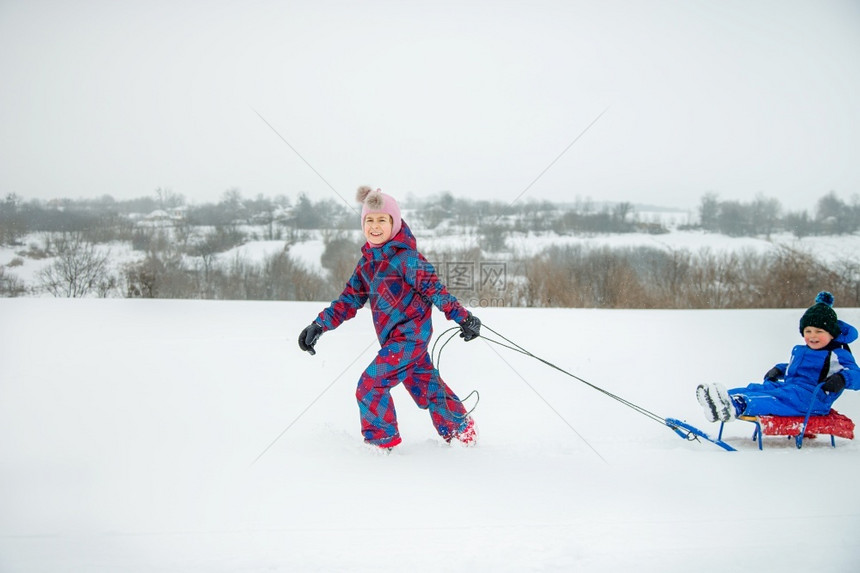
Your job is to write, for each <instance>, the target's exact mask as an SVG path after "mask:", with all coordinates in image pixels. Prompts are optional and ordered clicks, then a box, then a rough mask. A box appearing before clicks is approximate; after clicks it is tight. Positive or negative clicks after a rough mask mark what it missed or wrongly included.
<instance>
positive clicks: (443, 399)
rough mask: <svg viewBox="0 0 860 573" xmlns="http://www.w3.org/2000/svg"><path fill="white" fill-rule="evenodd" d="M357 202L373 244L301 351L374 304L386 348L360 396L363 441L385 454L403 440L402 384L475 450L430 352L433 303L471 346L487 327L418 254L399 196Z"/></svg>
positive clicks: (446, 432)
mask: <svg viewBox="0 0 860 573" xmlns="http://www.w3.org/2000/svg"><path fill="white" fill-rule="evenodd" d="M356 199H357V200H358V201H359V202H360V203H361V204H362V209H361V220H362V226H363V230H364V236H365V238H366V239H367V243H366V244H365V245H364V246H363V247H362V249H361V252H362V257H361V259H360V260H359V261H358V265H357V266H356V268H355V272H354V273H353V275H352V277H351V278H350V279H349V281H348V282H347V284H346V288H344V290H343V292H342V293H341V295H340V297H338V299H337V300H335V301H334V302H332V303H331V305H330V306H329V307H328V308H326V309H325V310H323V311H322V312H321V313H320V314H319V316H317V318H316V320H315V321H314V322H313V323H311V325H310V326H308V327H307V328H305V329H304V330H303V331H302V333H301V334H300V335H299V347H300V348H301V349H302V350H305V351H307V352H310V353H311V354H314V345H315V344H316V342H317V340H318V339H319V337H320V336H321V335H322V333H323V332H326V331H328V330H332V329H334V328H337V327H338V326H339V325H340V324H341V323H343V322H344V321H346V320H349V319H350V318H352V317H353V316H355V313H356V312H357V311H358V309H360V308H361V307H362V306H364V303H365V302H366V301H368V300H370V308H371V311H372V313H373V324H374V326H375V327H376V335H377V338H378V339H379V344H380V346H381V348H380V350H379V353H378V354H377V356H376V358H375V359H374V361H373V362H371V363H370V365H369V366H368V367H367V369H366V370H365V371H364V373H363V374H362V375H361V378H360V379H359V381H358V388H357V390H356V393H355V397H356V399H357V400H358V407H359V412H360V415H361V432H362V434H363V435H364V441H365V442H366V443H368V444H370V445H372V446H376V447H379V448H382V449H385V450H391V448H393V447H394V446H396V445H397V444H399V443H400V442H401V439H400V433H399V432H398V429H397V415H396V413H395V411H394V403H393V402H392V400H391V395H390V391H391V388H393V387H394V386H396V385H397V384H400V383H401V382H402V383H403V384H404V385H405V386H406V388H407V389H408V390H409V395H410V396H412V399H413V400H414V401H415V403H416V404H417V405H418V407H419V408H425V409H428V410H429V411H430V418H431V420H432V421H433V425H434V426H435V427H436V431H437V432H438V433H439V435H440V436H442V438H444V439H445V441H447V442H449V443H450V442H451V441H452V440H457V441H458V442H460V443H463V444H465V445H474V444H475V442H476V440H477V433H476V431H475V423H474V421H473V420H472V418H471V417H469V416H468V415H467V414H466V410H465V408H464V407H463V404H462V403H461V402H460V400H459V398H457V396H456V395H455V394H454V393H453V392H452V391H451V389H450V388H449V387H448V386H447V385H446V384H445V382H444V381H442V378H440V376H439V371H438V370H436V368H434V367H433V363H432V361H431V359H430V355H429V353H428V351H427V345H428V343H429V342H430V338H431V336H432V334H433V326H432V323H431V320H430V315H431V311H432V307H431V304H432V305H435V306H436V307H437V308H438V309H439V310H441V311H442V312H443V313H445V317H446V318H447V319H448V320H453V321H455V322H456V323H458V324H459V325H460V336H461V337H462V338H463V339H464V340H465V341H466V342H468V341H470V340H473V339H475V338H477V337H478V336H480V330H481V321H480V320H478V318H477V317H475V316H472V314H471V313H470V312H469V311H467V310H466V309H465V308H464V307H463V306H462V305H461V304H460V303H459V302H458V301H457V299H456V298H455V297H454V296H453V295H451V294H449V293H448V291H447V289H446V288H445V286H444V285H443V284H442V283H441V282H440V281H439V278H438V277H437V276H436V272H435V270H434V269H433V266H432V265H431V264H430V263H429V262H427V260H426V259H425V258H424V256H423V255H421V253H419V252H418V251H417V250H416V242H415V237H414V236H413V235H412V231H411V230H410V229H409V226H408V225H407V224H406V222H405V221H403V220H402V219H401V217H400V208H399V207H398V205H397V201H395V200H394V198H393V197H391V196H389V195H386V194H384V193H382V191H381V190H379V189H377V190H376V191H373V190H371V188H370V187H366V186H363V187H359V189H358V193H357V195H356Z"/></svg>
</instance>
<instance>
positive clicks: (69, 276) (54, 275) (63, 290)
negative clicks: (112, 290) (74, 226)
mask: <svg viewBox="0 0 860 573" xmlns="http://www.w3.org/2000/svg"><path fill="white" fill-rule="evenodd" d="M55 245H56V250H57V258H56V260H54V262H53V263H51V265H49V266H48V267H45V268H44V269H42V272H41V273H39V279H40V283H41V285H42V287H43V288H44V289H45V290H47V291H48V292H50V293H51V294H52V295H54V296H55V297H67V298H78V297H83V296H87V295H88V294H90V293H96V294H99V295H101V296H105V295H106V293H107V290H109V285H111V284H114V283H115V280H114V279H113V278H112V277H111V276H110V272H109V268H108V261H109V259H110V252H109V251H105V252H99V250H98V249H97V248H96V246H95V245H94V244H93V243H90V242H89V241H87V240H86V239H84V238H83V234H82V233H72V234H70V235H64V236H63V237H62V238H61V239H59V240H57V241H56V242H55Z"/></svg>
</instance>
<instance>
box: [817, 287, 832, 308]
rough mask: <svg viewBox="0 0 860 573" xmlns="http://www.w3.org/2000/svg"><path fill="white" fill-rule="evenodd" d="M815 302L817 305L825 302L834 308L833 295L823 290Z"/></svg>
mask: <svg viewBox="0 0 860 573" xmlns="http://www.w3.org/2000/svg"><path fill="white" fill-rule="evenodd" d="M815 302H816V303H819V302H823V303H824V304H826V305H827V306H833V295H832V294H830V293H829V292H827V291H826V290H823V291H821V292H820V293H818V296H817V297H815Z"/></svg>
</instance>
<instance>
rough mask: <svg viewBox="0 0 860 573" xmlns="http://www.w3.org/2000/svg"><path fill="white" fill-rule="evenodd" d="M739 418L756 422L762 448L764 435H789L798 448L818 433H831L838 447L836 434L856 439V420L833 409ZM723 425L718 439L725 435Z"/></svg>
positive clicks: (833, 444) (831, 441) (832, 441)
mask: <svg viewBox="0 0 860 573" xmlns="http://www.w3.org/2000/svg"><path fill="white" fill-rule="evenodd" d="M738 420H743V421H745V422H752V423H753V424H755V430H754V431H753V436H752V439H753V440H758V449H760V450H761V449H762V435H765V436H788V438H789V439H791V438H794V442H795V444H796V445H797V447H798V449H800V448H801V447H802V446H803V439H804V438H809V439H813V438H815V436H816V434H830V445H831V446H833V447H834V448H835V447H836V436H839V437H840V438H845V439H848V440H853V439H854V422H853V421H851V418H849V417H848V416H845V415H844V414H840V413H839V412H837V411H836V410H833V409H831V410H830V412H828V413H827V415H825V416H809V415H807V416H805V417H804V416H738ZM723 426H725V422H723V423H721V424H720V433H719V436H718V438H717V439H722V437H723Z"/></svg>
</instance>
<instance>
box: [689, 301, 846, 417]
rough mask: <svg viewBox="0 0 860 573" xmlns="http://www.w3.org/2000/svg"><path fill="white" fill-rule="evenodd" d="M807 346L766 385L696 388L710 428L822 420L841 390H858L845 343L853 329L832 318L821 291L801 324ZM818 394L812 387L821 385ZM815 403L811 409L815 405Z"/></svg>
mask: <svg viewBox="0 0 860 573" xmlns="http://www.w3.org/2000/svg"><path fill="white" fill-rule="evenodd" d="M800 334H801V335H802V336H803V340H804V342H805V344H799V345H797V346H795V347H794V349H792V351H791V358H790V359H789V361H788V362H787V363H782V364H777V365H776V366H774V367H773V368H771V369H770V370H768V371H767V373H766V374H765V375H764V383H762V384H750V385H748V386H746V387H745V388H734V389H732V390H728V391H727V390H726V389H725V388H724V387H723V386H722V385H721V384H710V385H708V384H700V385H699V386H698V387H697V388H696V399H697V400H698V401H699V404H701V406H702V408H703V409H704V411H705V417H706V418H707V419H708V421H710V422H716V421H718V420H719V421H721V422H728V421H730V420H734V419H735V418H737V417H738V416H741V415H743V416H764V415H775V416H805V415H806V413H807V412H808V411H809V407H810V404H811V405H812V411H811V413H812V415H814V416H824V415H827V413H828V412H830V408H831V406H832V405H833V402H835V401H836V399H837V398H838V397H839V395H840V394H841V393H842V390H843V389H844V388H849V389H851V390H860V369H858V367H857V363H856V362H855V361H854V356H853V355H852V354H851V349H850V348H848V343H850V342H854V341H855V340H857V329H856V328H854V327H853V326H851V325H850V324H848V323H845V322H842V321H841V320H839V319H838V318H837V317H836V312H835V311H834V310H833V295H832V294H830V293H829V292H826V291H822V292H820V293H818V296H817V297H815V304H814V305H812V306H811V307H809V309H807V310H806V312H805V313H804V314H803V316H802V317H801V319H800ZM822 383H823V385H822V387H821V389H820V390H819V391H818V392H816V391H815V390H816V387H817V386H818V385H819V384H822ZM813 399H814V403H813Z"/></svg>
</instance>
